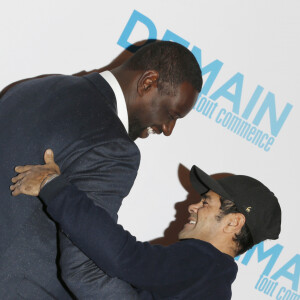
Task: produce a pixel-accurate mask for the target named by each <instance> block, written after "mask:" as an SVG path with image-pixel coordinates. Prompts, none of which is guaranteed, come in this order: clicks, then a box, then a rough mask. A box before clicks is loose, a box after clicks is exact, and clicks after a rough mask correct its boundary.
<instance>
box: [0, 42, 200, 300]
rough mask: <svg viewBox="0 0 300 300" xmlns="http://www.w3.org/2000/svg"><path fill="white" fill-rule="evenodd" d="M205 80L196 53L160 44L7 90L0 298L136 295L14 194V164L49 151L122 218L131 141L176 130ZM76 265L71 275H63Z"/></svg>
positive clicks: (0, 122)
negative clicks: (88, 70) (102, 66)
mask: <svg viewBox="0 0 300 300" xmlns="http://www.w3.org/2000/svg"><path fill="white" fill-rule="evenodd" d="M201 86H202V78H201V71H200V68H199V66H198V63H197V61H196V59H195V58H194V56H193V55H192V54H191V52H190V51H188V50H187V49H186V48H184V47H183V46H181V45H179V44H176V43H172V42H156V43H152V44H149V45H147V46H145V47H142V48H141V49H140V50H139V51H138V52H137V53H136V54H135V55H133V56H132V57H131V58H130V59H129V60H128V61H126V62H125V63H124V64H122V65H121V66H120V67H117V68H115V69H113V70H111V72H105V73H101V74H98V73H92V74H89V75H86V76H83V77H74V76H62V75H55V76H49V77H45V78H39V79H33V80H29V81H25V82H22V83H19V84H18V85H15V86H14V87H12V88H11V89H9V90H8V91H6V93H5V94H4V95H3V96H2V97H1V98H0V126H1V128H2V130H1V132H0V141H1V147H0V165H1V168H2V172H1V175H0V192H1V195H2V199H1V201H0V214H1V216H0V253H1V257H0V298H1V299H31V300H32V299H71V298H72V297H77V298H79V299H134V297H136V294H135V291H134V290H133V289H132V288H131V286H130V285H128V284H126V283H125V282H123V281H120V280H118V279H115V278H114V279H113V278H110V277H108V276H106V275H105V274H104V273H103V272H102V271H101V270H100V269H98V268H97V267H96V265H95V264H94V263H93V262H92V261H91V260H90V259H89V258H88V257H86V256H85V255H84V254H83V253H82V252H81V251H80V250H79V249H78V248H76V247H75V246H74V245H73V244H72V243H71V241H70V240H69V239H67V238H66V236H65V235H64V234H62V233H59V232H58V231H57V228H56V224H55V223H54V222H53V221H52V220H51V218H49V216H48V215H47V213H46V212H45V209H44V207H43V205H41V203H40V202H39V200H38V199H36V200H35V201H32V200H30V199H29V198H28V197H27V196H24V195H22V196H21V197H19V198H12V197H11V195H10V193H9V190H8V186H9V184H10V178H11V177H13V175H14V173H13V170H12V169H13V166H16V165H24V164H26V163H28V162H30V163H31V164H39V163H41V162H42V157H41V153H42V152H43V151H44V150H45V149H46V148H52V149H53V150H54V151H55V153H56V159H57V162H58V163H59V165H60V167H61V170H62V172H64V174H65V175H66V176H67V178H68V180H69V181H70V182H72V183H73V184H74V185H76V186H77V187H78V188H79V189H81V190H83V191H85V192H86V194H87V195H88V197H89V198H90V199H92V200H93V202H94V204H96V205H97V206H101V207H103V208H104V209H105V210H106V211H107V212H108V213H109V214H110V216H111V217H112V218H113V219H114V220H115V221H116V219H117V212H118V209H119V207H120V205H121V203H122V199H123V198H124V197H125V196H126V195H127V194H128V193H129V191H130V189H131V186H132V184H133V182H134V180H135V177H136V173H137V169H138V166H139V160H140V155H139V150H138V148H137V147H136V145H135V144H134V142H133V140H135V139H136V138H137V137H141V138H146V137H147V136H148V135H149V133H157V134H159V133H164V135H166V136H168V135H170V134H171V133H172V130H173V128H174V126H175V123H176V121H177V119H179V118H182V117H184V116H185V115H186V114H187V113H188V112H189V111H190V110H191V108H192V107H193V105H194V103H195V101H196V99H197V96H198V93H199V92H200V90H201ZM128 123H129V125H128ZM70 258H72V259H70ZM70 263H71V264H72V268H71V269H72V270H73V272H72V273H61V270H62V271H63V270H65V269H67V268H64V266H65V264H68V266H69V264H70ZM69 269H70V268H69Z"/></svg>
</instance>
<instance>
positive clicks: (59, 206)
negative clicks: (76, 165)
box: [40, 176, 213, 293]
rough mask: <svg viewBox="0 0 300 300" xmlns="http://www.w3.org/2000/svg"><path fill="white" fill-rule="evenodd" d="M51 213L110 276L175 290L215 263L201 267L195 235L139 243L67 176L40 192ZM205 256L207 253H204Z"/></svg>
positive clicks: (155, 289)
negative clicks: (167, 241) (161, 243)
mask: <svg viewBox="0 0 300 300" xmlns="http://www.w3.org/2000/svg"><path fill="white" fill-rule="evenodd" d="M40 198H41V199H42V200H43V202H44V203H45V204H46V206H47V211H48V212H49V214H50V215H51V216H52V217H53V218H54V219H55V220H56V221H57V222H58V223H59V224H60V227H61V229H62V230H63V231H64V232H65V233H66V234H67V236H68V237H69V238H70V239H71V240H72V241H73V242H74V243H75V244H76V245H77V246H78V247H79V248H80V249H81V250H82V251H83V252H85V254H86V255H87V256H88V257H90V258H91V259H92V260H93V261H94V262H95V263H96V264H97V265H98V266H100V267H101V268H102V269H103V270H104V271H105V272H106V273H107V274H109V275H110V276H117V277H118V278H121V279H123V280H125V281H127V282H129V283H130V284H132V285H134V286H136V287H138V288H139V289H145V290H149V291H152V292H157V293H160V289H163V288H164V287H166V286H170V287H169V290H172V289H173V290H174V293H175V292H176V291H177V289H178V290H180V289H183V288H184V287H185V286H186V287H187V286H188V285H191V282H193V281H196V280H198V279H199V275H200V273H203V274H205V273H207V272H209V270H211V268H212V266H213V264H212V262H211V261H210V259H209V255H208V256H207V259H206V260H205V259H204V260H203V262H202V265H201V267H202V271H200V270H198V269H199V265H198V264H197V263H195V260H196V259H197V260H199V257H201V253H200V252H199V250H198V249H197V248H195V247H194V243H195V242H197V241H195V240H187V241H183V242H180V243H176V244H174V245H172V246H169V247H163V246H159V245H150V244H149V243H147V242H145V243H142V242H137V241H136V238H135V237H133V236H132V235H131V234H130V233H129V232H127V231H125V230H124V229H123V227H122V226H121V225H118V224H116V223H115V222H114V220H113V219H112V218H111V217H110V216H109V214H108V213H107V212H106V211H105V210H104V209H102V208H101V207H95V205H94V204H93V203H92V201H91V200H90V199H89V198H88V197H87V196H86V194H85V193H84V192H82V191H80V190H78V189H77V188H76V187H75V186H73V185H71V184H69V183H68V182H67V181H66V180H65V178H64V177H63V176H60V177H58V178H55V179H54V180H53V181H52V182H50V183H49V184H48V185H47V186H46V187H45V188H44V189H43V190H42V191H41V194H40ZM202 255H203V256H204V257H205V255H207V253H205V251H204V252H203V253H202Z"/></svg>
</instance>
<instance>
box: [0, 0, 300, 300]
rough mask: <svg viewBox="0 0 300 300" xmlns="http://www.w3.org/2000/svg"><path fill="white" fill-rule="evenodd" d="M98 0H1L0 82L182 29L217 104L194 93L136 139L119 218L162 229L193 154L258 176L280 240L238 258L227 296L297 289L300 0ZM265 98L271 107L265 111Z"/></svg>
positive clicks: (93, 62) (57, 69) (144, 236)
mask: <svg viewBox="0 0 300 300" xmlns="http://www.w3.org/2000/svg"><path fill="white" fill-rule="evenodd" d="M103 3H104V1H100V0H98V1H96V0H90V1H78V0H72V1H71V0H67V1H61V0H60V1H57V0H52V1H49V0H44V1H38V0H27V1H21V0H20V1H16V0H10V1H9V2H8V1H7V2H6V3H5V4H4V2H2V3H1V4H0V8H1V18H0V34H1V48H0V51H1V52H0V53H1V55H0V69H1V72H0V89H2V88H3V87H5V86H6V85H7V84H9V83H10V82H13V81H16V80H19V79H22V78H27V77H31V76H36V75H39V74H47V73H62V74H71V73H75V72H78V71H81V70H91V69H95V68H99V67H102V66H105V65H107V64H108V63H110V62H111V61H112V60H113V59H114V58H115V57H116V56H117V55H119V54H120V53H121V52H122V51H123V50H124V46H125V44H126V43H129V44H130V43H134V42H136V41H139V40H143V39H147V38H148V37H149V34H150V37H156V38H158V39H163V38H164V39H168V38H170V36H171V35H172V36H173V37H172V38H171V39H172V40H174V39H175V40H176V39H177V41H179V39H180V41H181V42H182V43H184V44H185V45H186V46H188V48H189V49H190V50H192V49H193V47H194V50H193V51H197V55H198V56H197V58H198V61H199V62H201V65H202V67H203V69H204V70H206V71H207V73H206V74H205V75H204V79H205V84H206V91H207V93H205V95H202V97H205V99H204V100H202V101H207V103H208V102H209V101H212V102H209V103H212V105H213V104H214V103H217V104H215V106H216V108H215V110H214V112H213V113H212V114H211V118H209V117H207V116H204V115H203V114H202V112H201V104H199V103H197V104H196V107H195V109H194V110H193V111H192V112H191V113H190V114H189V115H188V116H187V117H186V118H185V119H183V120H180V121H179V122H178V123H177V125H176V127H175V130H174V132H173V134H172V136H171V137H168V138H166V137H164V136H151V137H149V138H148V139H146V140H139V141H138V142H137V144H138V146H139V148H140V150H141V153H142V161H141V167H140V170H139V174H138V178H137V180H136V182H135V184H134V187H133V189H132V191H131V194H130V195H129V196H128V197H127V199H126V200H125V201H124V204H123V206H122V208H121V211H120V218H119V222H120V223H121V224H122V225H124V227H125V228H126V229H128V230H129V231H131V232H132V233H133V234H134V235H136V236H137V238H138V239H139V240H143V241H146V240H153V239H156V238H159V237H162V236H163V233H164V230H165V229H166V228H168V226H169V224H170V222H172V221H174V219H175V214H176V210H175V207H174V206H175V204H176V203H179V202H182V206H180V207H181V208H182V207H184V204H185V200H186V198H187V195H188V192H187V191H186V190H185V189H184V187H183V185H182V184H181V182H180V180H179V178H178V167H179V164H182V165H183V166H185V167H187V168H191V166H192V165H193V164H196V165H198V166H199V167H201V168H202V169H204V170H205V171H206V172H207V173H210V174H213V173H219V172H230V173H235V174H246V175H250V176H253V177H256V178H257V179H260V180H261V181H263V182H264V183H265V184H266V185H267V186H269V187H270V188H271V189H272V190H273V191H274V192H275V194H276V195H277V197H278V198H279V201H280V203H281V207H282V211H283V221H282V233H281V236H280V239H279V240H277V241H272V242H271V241H268V242H265V243H262V244H260V245H259V247H257V248H255V249H254V251H253V252H251V251H249V252H248V253H247V254H245V255H243V256H242V257H240V258H239V260H238V265H239V273H238V277H237V280H236V281H235V283H234V286H233V299H235V300H240V299H270V298H271V299H278V300H294V299H300V296H299V277H300V256H299V246H300V242H299V233H298V230H299V219H298V216H299V209H300V204H299V196H298V194H299V192H298V190H297V187H298V184H299V183H298V182H299V175H298V169H299V166H300V163H299V158H298V153H299V151H300V142H299V141H298V138H297V136H298V130H299V125H300V121H299V116H300V111H299V105H298V103H297V100H298V92H297V90H298V85H297V84H298V81H299V79H300V71H299V69H300V63H299V57H298V56H299V53H300V42H299V36H300V18H299V17H300V16H299V12H300V2H299V1H297V0H289V1H279V0H272V1H271V0H269V1H267V0H252V1H240V0H227V1H223V0H205V1H191V0H186V1H179V0H178V1H175V0H164V1H161V0H154V1H152V2H151V3H150V2H146V1H109V2H105V5H104V4H103ZM130 24H131V25H132V26H131V27H130ZM126 25H128V26H129V27H128V26H127V27H126ZM166 32H167V34H166ZM165 34H166V35H165ZM174 34H175V35H176V36H177V38H175V36H174ZM120 37H122V39H121V40H119V39H120ZM118 41H119V43H118ZM195 49H196V50H195ZM200 50H201V55H200ZM210 63H212V64H210ZM206 66H207V68H205V67H206ZM218 71H219V72H218ZM214 72H215V73H214ZM214 74H215V75H216V76H215V77H214V78H213V75H214ZM209 83H211V86H210V88H209V86H208V85H209ZM255 91H256V92H255ZM253 95H254V96H253ZM256 95H258V96H259V97H256V98H255V96H256ZM200 99H202V98H199V101H200ZM250 99H252V100H250ZM255 100H257V101H255ZM202 103H203V102H202ZM251 103H252V104H253V107H252V108H253V109H252V108H251V109H250V107H251ZM198 104H199V105H198ZM264 105H265V106H264ZM264 107H265V108H270V109H266V111H264V110H263V108H264ZM197 110H198V111H197ZM245 111H246V112H248V116H246V112H245ZM233 113H235V114H236V116H238V117H239V118H241V119H242V117H243V118H244V119H243V120H246V121H247V122H248V123H249V124H250V126H255V127H254V128H257V129H258V130H261V131H262V132H263V133H262V134H266V135H265V137H268V138H269V137H272V136H273V138H274V143H273V144H272V142H270V147H265V148H264V147H262V148H260V147H259V145H254V144H253V143H251V141H247V140H246V138H247V137H246V138H242V137H241V136H239V135H237V134H234V133H233V132H231V131H230V130H228V129H227V128H226V127H224V126H225V125H224V123H222V122H226V119H225V120H224V118H225V115H226V116H227V118H228V117H230V116H231V115H233ZM260 117H261V118H260ZM222 124H223V125H222ZM253 130H255V129H253ZM271 130H272V131H271ZM273 138H271V140H270V141H272V139H273ZM248 139H251V136H248ZM263 143H264V141H263V142H262V143H261V144H260V145H261V146H263ZM268 149H269V151H265V150H268ZM184 209H186V208H184ZM267 250H269V251H268V252H267ZM252 254H253V255H252ZM297 295H298V296H297Z"/></svg>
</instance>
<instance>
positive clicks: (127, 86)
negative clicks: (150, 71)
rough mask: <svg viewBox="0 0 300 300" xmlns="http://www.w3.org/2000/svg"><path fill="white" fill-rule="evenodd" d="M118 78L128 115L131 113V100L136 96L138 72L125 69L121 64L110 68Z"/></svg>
mask: <svg viewBox="0 0 300 300" xmlns="http://www.w3.org/2000/svg"><path fill="white" fill-rule="evenodd" d="M111 72H112V73H113V75H114V76H115V77H116V79H117V80H118V82H119V84H120V86H121V89H122V91H123V94H124V98H125V101H126V106H127V111H128V115H129V116H130V115H131V110H132V109H131V107H132V102H133V101H134V99H135V98H136V90H137V89H136V88H134V87H135V86H137V80H138V78H139V77H138V75H139V73H140V72H138V71H131V70H127V69H125V68H124V67H123V66H122V65H121V66H119V67H116V68H114V69H112V70H111Z"/></svg>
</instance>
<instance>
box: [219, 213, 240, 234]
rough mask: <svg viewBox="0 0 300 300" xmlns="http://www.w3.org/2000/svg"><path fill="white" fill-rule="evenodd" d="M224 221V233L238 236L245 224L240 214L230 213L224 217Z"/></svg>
mask: <svg viewBox="0 0 300 300" xmlns="http://www.w3.org/2000/svg"><path fill="white" fill-rule="evenodd" d="M225 218H226V220H224V221H226V222H225V226H224V228H223V231H224V232H225V233H235V234H238V233H239V232H240V231H241V229H242V227H243V226H244V224H245V222H246V218H245V216H244V215H243V214H241V213H232V214H228V215H227V216H225Z"/></svg>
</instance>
